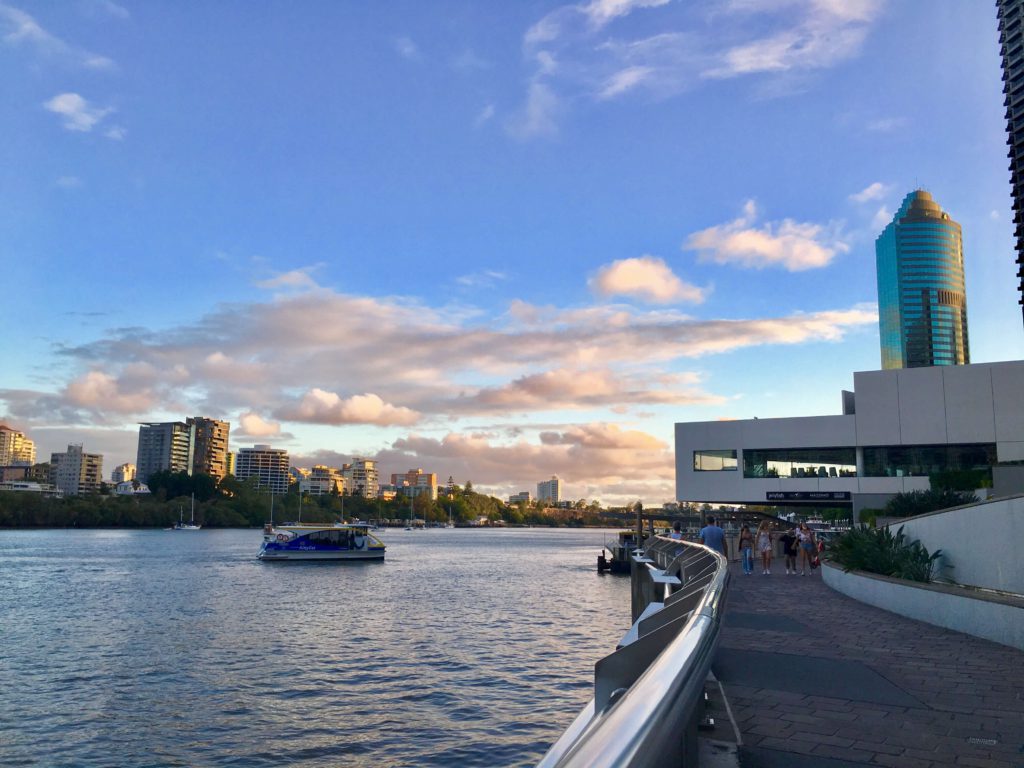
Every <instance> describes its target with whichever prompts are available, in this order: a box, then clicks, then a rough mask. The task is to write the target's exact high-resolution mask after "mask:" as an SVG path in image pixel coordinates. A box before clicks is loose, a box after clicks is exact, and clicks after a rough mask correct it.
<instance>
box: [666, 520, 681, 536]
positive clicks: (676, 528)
mask: <svg viewBox="0 0 1024 768" xmlns="http://www.w3.org/2000/svg"><path fill="white" fill-rule="evenodd" d="M669 538H672V539H680V540H681V539H682V538H683V526H682V524H681V523H680V522H679V521H678V520H676V521H675V522H674V523H672V533H670V534H669Z"/></svg>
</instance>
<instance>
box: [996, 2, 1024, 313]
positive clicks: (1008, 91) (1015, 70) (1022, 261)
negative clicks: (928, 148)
mask: <svg viewBox="0 0 1024 768" xmlns="http://www.w3.org/2000/svg"><path fill="white" fill-rule="evenodd" d="M996 9H997V11H996V13H997V18H998V20H999V45H1000V53H1001V54H1002V57H1003V93H1004V94H1005V95H1006V98H1005V100H1004V101H1003V106H1005V107H1006V133H1007V138H1006V143H1007V144H1008V145H1009V147H1010V151H1009V152H1008V153H1007V156H1008V157H1009V158H1010V186H1011V190H1012V191H1011V194H1012V196H1013V225H1014V233H1013V234H1014V237H1016V238H1017V279H1018V280H1019V281H1020V303H1021V305H1022V307H1021V309H1022V310H1024V0H997V2H996Z"/></svg>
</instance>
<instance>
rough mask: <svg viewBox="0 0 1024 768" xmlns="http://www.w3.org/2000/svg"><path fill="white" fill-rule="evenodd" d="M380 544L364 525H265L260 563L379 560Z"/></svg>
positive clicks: (382, 548) (382, 550)
mask: <svg viewBox="0 0 1024 768" xmlns="http://www.w3.org/2000/svg"><path fill="white" fill-rule="evenodd" d="M384 549H385V547H384V542H383V541H381V540H380V539H378V538H377V537H376V536H374V535H373V534H372V533H370V531H369V525H368V524H367V523H352V524H345V523H336V524H334V525H317V524H308V523H283V524H279V525H275V524H274V523H267V524H266V525H265V526H264V527H263V544H262V545H261V546H260V552H259V554H258V555H257V556H256V557H258V558H259V559H260V560H282V561H283V560H288V561H292V560H383V559H384Z"/></svg>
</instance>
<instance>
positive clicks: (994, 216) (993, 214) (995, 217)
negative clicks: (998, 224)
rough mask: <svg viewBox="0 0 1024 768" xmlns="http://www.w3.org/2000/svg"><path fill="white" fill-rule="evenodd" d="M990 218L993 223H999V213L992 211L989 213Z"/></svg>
mask: <svg viewBox="0 0 1024 768" xmlns="http://www.w3.org/2000/svg"><path fill="white" fill-rule="evenodd" d="M988 217H989V218H990V219H992V221H999V211H997V210H992V211H991V212H990V213H989V215H988Z"/></svg>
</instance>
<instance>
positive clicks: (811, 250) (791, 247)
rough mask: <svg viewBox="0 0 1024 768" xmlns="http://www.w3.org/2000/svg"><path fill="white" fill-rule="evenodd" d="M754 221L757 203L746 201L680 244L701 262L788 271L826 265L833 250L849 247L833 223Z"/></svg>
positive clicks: (839, 251)
mask: <svg viewBox="0 0 1024 768" xmlns="http://www.w3.org/2000/svg"><path fill="white" fill-rule="evenodd" d="M756 221H757V206H756V204H755V203H754V201H753V200H748V201H747V203H746V204H745V205H744V207H743V215H742V216H740V217H739V218H738V219H735V220H733V221H731V222H729V223H728V224H721V225H718V226H714V227H708V228H707V229H704V230H701V231H700V232H695V233H693V234H692V235H690V236H689V237H688V238H687V240H686V242H685V243H684V244H683V247H684V248H685V249H687V250H693V251H698V252H699V254H700V259H701V261H711V262H714V263H716V264H737V265H739V266H741V267H747V268H752V269H764V268H765V267H771V266H780V267H782V268H784V269H786V270H788V271H790V272H799V271H803V270H806V269H818V268H820V267H825V266H828V264H829V263H831V261H832V259H833V258H834V257H835V256H836V254H837V253H846V252H848V251H849V250H850V247H849V246H848V245H847V244H846V243H845V242H843V241H842V240H840V239H839V237H838V235H837V234H836V232H835V230H836V229H837V227H836V226H835V225H832V226H830V227H825V226H823V225H821V224H810V223H801V222H796V221H793V220H792V219H783V220H782V221H781V222H766V223H765V224H763V225H761V226H755V224H756Z"/></svg>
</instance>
